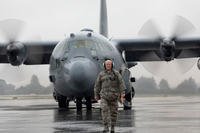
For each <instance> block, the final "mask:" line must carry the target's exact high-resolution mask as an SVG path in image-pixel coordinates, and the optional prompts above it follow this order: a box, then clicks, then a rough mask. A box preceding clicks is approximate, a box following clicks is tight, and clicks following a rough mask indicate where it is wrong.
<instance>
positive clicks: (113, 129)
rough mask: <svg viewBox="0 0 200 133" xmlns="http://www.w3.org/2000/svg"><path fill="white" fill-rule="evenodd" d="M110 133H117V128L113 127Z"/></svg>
mask: <svg viewBox="0 0 200 133" xmlns="http://www.w3.org/2000/svg"><path fill="white" fill-rule="evenodd" d="M110 133H115V126H113V125H112V126H111V131H110Z"/></svg>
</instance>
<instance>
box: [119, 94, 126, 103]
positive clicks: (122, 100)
mask: <svg viewBox="0 0 200 133" xmlns="http://www.w3.org/2000/svg"><path fill="white" fill-rule="evenodd" d="M120 100H121V104H123V103H124V101H125V94H121V97H120Z"/></svg>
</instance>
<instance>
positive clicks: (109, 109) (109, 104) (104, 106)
mask: <svg viewBox="0 0 200 133" xmlns="http://www.w3.org/2000/svg"><path fill="white" fill-rule="evenodd" d="M117 115H118V101H117V100H114V101H108V100H106V99H103V98H102V99H101V116H102V119H103V124H104V125H105V126H109V125H110V124H111V126H115V125H116V122H117Z"/></svg>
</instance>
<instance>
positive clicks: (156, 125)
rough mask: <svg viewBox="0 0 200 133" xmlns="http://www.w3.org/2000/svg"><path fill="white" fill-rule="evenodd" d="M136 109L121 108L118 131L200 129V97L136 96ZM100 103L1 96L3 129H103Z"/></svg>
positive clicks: (185, 132) (55, 132) (25, 132)
mask: <svg viewBox="0 0 200 133" xmlns="http://www.w3.org/2000/svg"><path fill="white" fill-rule="evenodd" d="M133 103H134V104H133V109H132V110H129V111H124V110H122V107H120V108H119V113H120V114H119V118H118V123H117V127H116V132H117V133H169V132H171V133H199V132H200V98H199V97H136V98H135V99H134V100H133ZM102 128H103V127H102V123H101V116H100V108H99V104H95V105H94V107H93V110H92V111H86V110H85V108H83V110H82V111H81V112H77V111H76V109H75V105H74V104H73V103H70V109H69V110H61V109H58V108H57V103H55V101H54V100H53V99H15V100H12V99H11V100H5V99H4V100H0V132H2V133H63V132H66V133H100V132H101V131H102Z"/></svg>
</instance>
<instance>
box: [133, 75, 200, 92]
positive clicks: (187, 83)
mask: <svg viewBox="0 0 200 133" xmlns="http://www.w3.org/2000/svg"><path fill="white" fill-rule="evenodd" d="M133 86H134V88H135V92H136V94H163V95H200V87H198V85H197V84H196V82H195V80H194V79H193V78H189V79H186V80H184V81H183V82H181V83H180V84H179V85H177V86H176V87H174V88H172V87H170V86H169V84H168V82H167V80H165V79H162V80H161V81H160V82H159V84H158V85H157V84H156V82H155V79H154V78H146V77H141V78H139V79H138V80H136V83H134V84H133Z"/></svg>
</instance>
